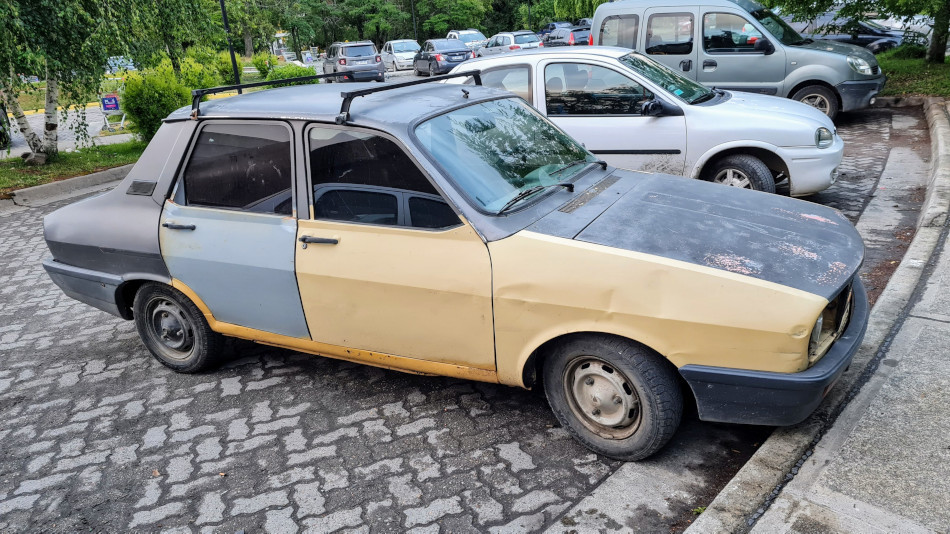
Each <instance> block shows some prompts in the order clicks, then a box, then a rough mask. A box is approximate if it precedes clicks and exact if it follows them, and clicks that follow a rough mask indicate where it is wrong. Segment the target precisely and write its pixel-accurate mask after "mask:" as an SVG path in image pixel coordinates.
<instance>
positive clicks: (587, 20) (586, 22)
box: [574, 18, 594, 28]
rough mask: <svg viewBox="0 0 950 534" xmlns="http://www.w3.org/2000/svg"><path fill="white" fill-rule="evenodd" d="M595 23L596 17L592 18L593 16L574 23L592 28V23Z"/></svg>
mask: <svg viewBox="0 0 950 534" xmlns="http://www.w3.org/2000/svg"><path fill="white" fill-rule="evenodd" d="M593 23H594V19H592V18H590V19H578V20H577V22H575V23H574V25H575V26H587V27H588V28H590V25H591V24H593Z"/></svg>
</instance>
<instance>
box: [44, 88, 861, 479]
mask: <svg viewBox="0 0 950 534" xmlns="http://www.w3.org/2000/svg"><path fill="white" fill-rule="evenodd" d="M468 74H469V73H466V74H465V75H468ZM437 79H438V78H437ZM198 98H200V94H199V95H198V96H197V97H196V100H195V104H194V107H193V108H192V109H188V108H183V109H181V110H179V111H176V112H174V113H172V114H171V115H170V116H169V117H168V118H167V119H166V121H165V123H164V124H163V125H162V127H161V129H160V130H159V131H158V133H157V134H156V135H155V138H154V139H153V140H152V141H151V143H150V144H149V146H148V148H147V149H146V151H145V153H144V154H143V155H142V158H141V159H140V160H139V162H138V163H137V164H136V165H135V167H134V168H133V169H132V171H131V173H130V174H129V175H128V177H127V178H126V179H125V180H124V181H123V182H122V183H121V184H120V185H119V186H117V187H116V188H115V189H113V190H112V191H110V192H108V193H106V194H104V195H101V196H97V197H93V198H90V199H87V200H83V201H81V202H77V203H75V204H72V205H70V206H67V207H65V208H61V209H59V210H57V211H56V212H54V213H52V214H50V215H49V216H47V217H46V219H45V221H44V224H45V237H46V241H47V244H48V246H49V249H50V251H51V252H52V257H50V258H47V259H46V260H45V261H44V263H43V265H44V267H45V268H46V270H47V272H48V273H49V275H50V276H51V277H52V279H53V280H54V281H55V282H56V283H57V284H58V285H59V286H60V287H61V288H62V289H63V291H65V292H66V293H67V294H68V295H70V296H72V297H74V298H76V299H79V300H81V301H83V302H86V303H88V304H90V305H92V306H95V307H97V308H100V309H102V310H105V311H107V312H109V313H112V314H114V315H117V316H120V317H123V318H125V319H130V320H134V321H135V324H136V327H137V329H138V332H139V334H140V335H141V338H142V341H143V343H144V344H145V346H146V347H147V348H148V350H149V351H151V353H152V354H153V355H154V356H155V357H156V358H157V359H158V360H159V361H160V362H161V363H162V364H164V365H166V366H168V367H170V368H172V369H174V370H176V371H179V372H195V371H199V370H203V369H208V368H209V367H211V366H213V364H214V363H215V362H216V361H217V360H218V358H219V357H220V355H221V346H222V345H221V343H222V339H223V336H234V337H239V338H244V339H249V340H254V341H257V342H260V343H265V344H268V345H274V346H278V347H286V348H289V349H293V350H297V351H303V352H307V353H312V354H319V355H323V356H328V357H331V358H340V359H345V360H350V361H354V362H361V363H365V364H368V365H375V366H379V367H385V368H389V369H397V370H402V371H407V372H412V373H422V374H435V375H445V376H452V377H458V378H464V379H471V380H481V381H486V382H495V383H501V384H507V385H510V386H516V387H523V388H542V389H543V390H544V392H545V393H546V395H547V398H548V400H549V402H550V405H551V407H552V409H553V411H554V413H555V414H556V416H557V418H558V419H559V420H560V421H561V423H562V424H563V425H564V427H565V428H567V429H568V430H569V431H570V432H571V433H572V434H573V435H574V436H575V437H576V438H577V439H578V440H579V441H580V442H582V443H584V444H585V445H586V446H587V447H589V448H590V449H591V450H593V451H596V452H598V453H601V454H604V455H607V456H610V457H613V458H620V459H627V460H636V459H640V458H644V457H646V456H649V455H650V454H652V453H654V452H655V451H657V450H659V449H660V448H661V447H662V446H663V445H664V444H665V443H666V442H667V441H668V440H669V439H670V437H671V436H672V435H673V433H674V432H675V430H676V428H677V426H678V424H679V421H680V417H681V414H682V411H683V405H684V402H687V399H688V401H689V402H694V400H695V403H696V405H697V407H698V412H699V416H700V418H702V419H704V420H709V421H727V422H740V423H754V424H769V425H787V424H793V423H797V422H799V421H801V420H802V419H803V418H805V417H806V416H807V415H808V414H809V413H810V412H811V411H812V410H814V408H815V407H816V406H817V405H818V403H819V402H820V401H821V399H822V397H823V395H824V394H825V393H826V392H827V390H828V388H829V386H830V385H831V384H833V383H834V381H835V380H836V379H837V377H838V376H839V375H840V374H841V373H842V372H843V371H844V369H845V368H846V367H847V366H848V363H849V362H850V361H851V358H852V355H853V354H854V352H855V351H856V349H857V347H858V346H859V345H860V342H861V338H862V336H863V333H864V329H865V325H866V322H867V301H866V297H865V292H864V288H863V286H862V285H861V280H860V279H859V278H858V277H857V276H856V272H857V269H858V267H859V266H860V264H861V262H862V258H863V254H864V248H863V244H862V242H861V239H860V237H859V236H858V234H857V232H856V231H855V229H854V227H852V226H851V224H850V223H849V222H848V221H847V220H846V219H845V218H844V217H843V216H842V215H840V214H839V213H838V212H836V211H834V210H832V209H829V208H825V207H821V206H816V205H813V204H809V203H805V202H801V201H798V200H794V199H789V198H785V197H781V196H777V195H766V194H762V193H758V192H755V191H746V190H740V189H733V188H725V187H719V186H714V185H711V184H703V183H698V184H697V183H694V182H693V181H690V180H686V179H683V178H675V177H667V176H660V175H652V174H645V173H638V172H632V171H625V170H619V169H616V168H613V167H610V166H608V165H607V164H606V163H604V162H602V161H600V160H599V159H598V158H597V157H596V156H595V155H593V154H591V153H590V152H589V151H587V150H586V149H585V148H584V147H583V146H581V144H580V143H578V142H577V141H574V140H573V139H571V138H570V137H569V136H567V135H566V134H565V133H564V132H562V131H561V130H560V129H558V128H557V127H556V126H554V125H553V124H552V123H550V122H549V121H548V120H547V119H545V118H544V117H543V116H542V115H541V114H539V113H538V112H537V111H535V110H534V109H533V108H531V107H530V106H528V105H527V104H526V103H525V102H524V101H522V100H521V99H520V98H517V97H514V96H512V95H511V94H510V93H506V92H503V91H498V90H495V89H490V88H483V87H478V86H458V85H447V84H421V85H420V84H419V82H407V83H404V84H391V85H386V86H379V85H375V86H374V85H372V84H363V85H356V86H354V91H352V92H348V93H343V95H341V93H340V91H339V89H332V88H330V87H326V86H323V85H318V86H312V85H311V86H295V87H287V88H283V89H274V90H270V91H261V92H256V93H248V94H244V95H243V96H236V97H231V98H227V99H220V100H214V101H209V102H206V103H204V104H203V105H201V107H200V109H199V107H198V106H199V104H198ZM396 104H398V105H396ZM682 379H685V381H683V380H682ZM681 383H682V384H684V385H686V384H688V387H689V388H691V389H692V395H685V394H684V391H683V390H682V387H681Z"/></svg>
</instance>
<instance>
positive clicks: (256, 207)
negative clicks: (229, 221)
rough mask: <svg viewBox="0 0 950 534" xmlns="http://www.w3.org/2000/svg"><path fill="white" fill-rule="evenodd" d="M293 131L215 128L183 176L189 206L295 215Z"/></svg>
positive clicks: (206, 131) (204, 133)
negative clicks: (293, 208)
mask: <svg viewBox="0 0 950 534" xmlns="http://www.w3.org/2000/svg"><path fill="white" fill-rule="evenodd" d="M291 168H292V166H291V146H290V131H289V130H288V129H287V128H286V127H285V126H282V125H277V124H248V123H242V124H233V125H232V124H209V125H207V126H205V127H204V128H202V129H201V132H200V133H199V134H198V140H197V142H196V143H195V146H194V149H193V150H192V153H191V158H190V159H189V160H188V164H187V166H186V167H185V172H184V175H183V181H184V190H185V203H186V204H187V205H189V206H206V207H212V208H226V209H240V210H245V211H251V212H256V213H276V214H280V215H290V214H291V212H292V198H291V197H292V189H291V188H292V183H293V182H292V180H293V177H292V173H291Z"/></svg>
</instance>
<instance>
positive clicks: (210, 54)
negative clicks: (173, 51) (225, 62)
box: [185, 46, 218, 67]
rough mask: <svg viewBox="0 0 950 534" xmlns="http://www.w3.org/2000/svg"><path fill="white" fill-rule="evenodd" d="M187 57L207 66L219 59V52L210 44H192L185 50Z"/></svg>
mask: <svg viewBox="0 0 950 534" xmlns="http://www.w3.org/2000/svg"><path fill="white" fill-rule="evenodd" d="M185 57H187V58H191V59H193V60H195V61H197V62H198V64H200V65H204V66H205V67H211V66H212V65H214V63H215V61H217V57H218V53H217V52H216V51H215V50H214V49H213V48H211V47H208V46H192V47H190V48H188V50H186V51H185Z"/></svg>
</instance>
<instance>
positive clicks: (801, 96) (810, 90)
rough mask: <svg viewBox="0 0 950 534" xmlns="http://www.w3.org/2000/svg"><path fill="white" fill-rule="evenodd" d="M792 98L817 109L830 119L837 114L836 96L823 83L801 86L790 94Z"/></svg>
mask: <svg viewBox="0 0 950 534" xmlns="http://www.w3.org/2000/svg"><path fill="white" fill-rule="evenodd" d="M792 100H798V101H799V102H801V103H802V104H808V105H809V106H811V107H813V108H815V109H817V110H818V111H820V112H822V113H824V114H825V115H828V117H830V118H831V119H834V118H835V117H837V116H838V97H837V96H835V93H834V91H832V90H831V89H829V88H827V87H825V86H824V85H809V86H807V87H802V88H801V89H799V90H798V91H795V94H793V95H792Z"/></svg>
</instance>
